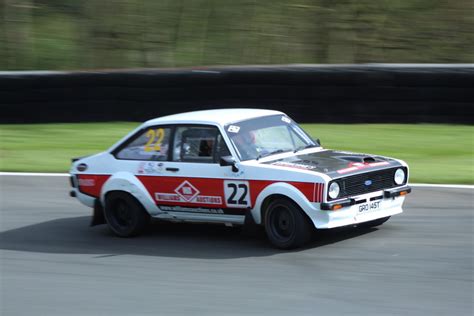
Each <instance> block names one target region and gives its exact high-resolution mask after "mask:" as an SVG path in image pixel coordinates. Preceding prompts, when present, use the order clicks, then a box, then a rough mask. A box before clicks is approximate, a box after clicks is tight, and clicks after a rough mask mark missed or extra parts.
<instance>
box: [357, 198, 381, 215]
mask: <svg viewBox="0 0 474 316" xmlns="http://www.w3.org/2000/svg"><path fill="white" fill-rule="evenodd" d="M380 202H381V201H374V202H369V203H364V204H361V205H359V214H360V213H368V212H374V211H378V210H379V209H380Z"/></svg>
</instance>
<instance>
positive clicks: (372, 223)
mask: <svg viewBox="0 0 474 316" xmlns="http://www.w3.org/2000/svg"><path fill="white" fill-rule="evenodd" d="M389 219H390V216H387V217H382V218H378V219H374V220H373V221H370V222H365V223H362V224H360V225H359V226H360V227H367V228H368V227H375V226H380V225H382V224H383V223H385V222H386V221H388V220H389Z"/></svg>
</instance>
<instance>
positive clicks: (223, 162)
mask: <svg viewBox="0 0 474 316" xmlns="http://www.w3.org/2000/svg"><path fill="white" fill-rule="evenodd" d="M219 165H220V166H222V167H226V166H232V171H233V172H239V168H238V167H237V164H236V161H235V159H234V157H232V156H223V157H221V158H220V159H219Z"/></svg>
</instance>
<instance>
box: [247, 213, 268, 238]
mask: <svg viewBox="0 0 474 316" xmlns="http://www.w3.org/2000/svg"><path fill="white" fill-rule="evenodd" d="M262 232H264V229H263V226H261V225H258V224H257V223H255V221H254V219H253V216H252V213H251V212H250V210H247V212H246V213H245V220H244V226H243V228H242V233H243V234H244V236H250V237H254V236H258V235H259V234H262Z"/></svg>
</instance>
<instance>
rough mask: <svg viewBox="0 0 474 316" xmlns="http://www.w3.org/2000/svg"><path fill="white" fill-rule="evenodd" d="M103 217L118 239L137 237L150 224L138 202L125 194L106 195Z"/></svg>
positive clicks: (146, 214) (147, 216)
mask: <svg viewBox="0 0 474 316" xmlns="http://www.w3.org/2000/svg"><path fill="white" fill-rule="evenodd" d="M104 215H105V219H106V221H107V224H108V225H109V227H110V229H111V230H112V231H113V232H114V233H115V234H116V235H118V236H120V237H132V236H136V235H139V234H140V233H142V232H143V230H144V229H145V227H146V226H147V225H148V223H149V222H150V215H149V214H148V213H147V212H146V211H145V209H144V208H143V206H142V205H141V204H140V202H138V201H137V200H136V199H135V198H134V197H133V196H132V195H130V194H128V193H126V192H119V191H117V192H111V193H109V194H107V196H106V199H105V209H104Z"/></svg>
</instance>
